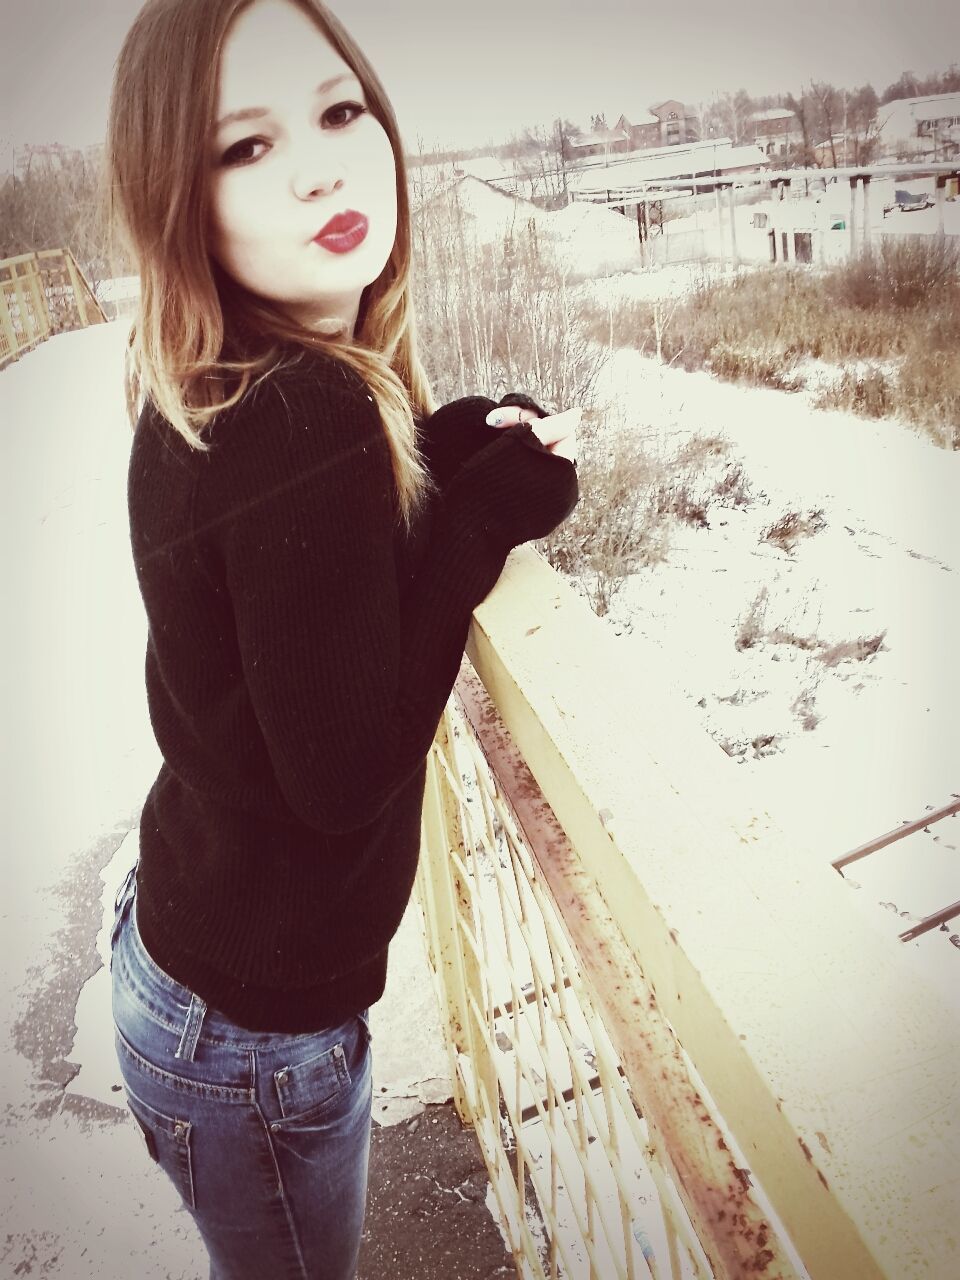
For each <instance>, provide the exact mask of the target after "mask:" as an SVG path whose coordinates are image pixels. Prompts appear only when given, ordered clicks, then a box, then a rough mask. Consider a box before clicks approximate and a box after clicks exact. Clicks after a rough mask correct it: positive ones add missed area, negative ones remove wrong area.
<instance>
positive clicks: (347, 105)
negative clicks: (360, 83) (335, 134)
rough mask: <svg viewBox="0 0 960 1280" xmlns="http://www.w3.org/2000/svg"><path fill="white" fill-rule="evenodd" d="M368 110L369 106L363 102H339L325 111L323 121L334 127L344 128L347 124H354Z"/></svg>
mask: <svg viewBox="0 0 960 1280" xmlns="http://www.w3.org/2000/svg"><path fill="white" fill-rule="evenodd" d="M366 111H367V108H366V107H365V106H364V105H363V103H361V102H338V103H337V104H336V106H334V107H328V108H327V110H326V111H325V112H324V113H323V123H324V124H327V125H329V126H330V127H331V128H332V129H342V128H343V127H344V126H345V125H348V124H353V122H354V120H357V119H359V117H360V116H362V115H364V114H365V113H366Z"/></svg>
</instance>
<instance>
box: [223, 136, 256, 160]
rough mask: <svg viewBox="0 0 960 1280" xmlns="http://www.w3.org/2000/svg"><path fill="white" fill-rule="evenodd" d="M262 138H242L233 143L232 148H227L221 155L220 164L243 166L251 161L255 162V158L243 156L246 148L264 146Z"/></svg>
mask: <svg viewBox="0 0 960 1280" xmlns="http://www.w3.org/2000/svg"><path fill="white" fill-rule="evenodd" d="M265 145H266V144H265V143H264V141H263V139H262V138H243V139H242V140H241V141H240V142H235V143H234V144H233V146H232V147H228V148H227V150H226V151H225V152H224V153H223V159H222V161H221V163H222V164H225V165H231V164H245V163H249V162H250V161H251V160H256V159H257V157H256V156H251V155H244V154H243V153H244V151H245V149H246V148H248V147H257V146H265Z"/></svg>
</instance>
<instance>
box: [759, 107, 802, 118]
mask: <svg viewBox="0 0 960 1280" xmlns="http://www.w3.org/2000/svg"><path fill="white" fill-rule="evenodd" d="M793 115H794V112H792V111H790V110H788V109H787V108H786V107H767V109H766V110H765V111H753V112H751V114H750V115H749V116H748V119H750V120H790V119H792V118H793Z"/></svg>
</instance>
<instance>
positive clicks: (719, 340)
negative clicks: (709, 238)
mask: <svg viewBox="0 0 960 1280" xmlns="http://www.w3.org/2000/svg"><path fill="white" fill-rule="evenodd" d="M958 284H960V250H958V248H957V246H956V245H955V244H954V243H953V241H952V240H951V239H949V238H945V239H943V240H941V239H939V238H938V237H937V236H921V235H916V236H905V237H902V238H900V239H897V240H894V239H892V238H891V239H885V240H883V241H882V242H881V244H880V247H879V248H878V249H876V250H875V251H874V252H873V253H871V254H868V255H866V256H864V257H863V258H861V259H860V260H858V261H855V262H852V263H850V264H848V265H846V266H842V267H835V268H832V269H831V270H829V271H827V272H825V273H823V274H820V275H815V274H813V273H811V272H809V271H806V270H802V269H797V268H794V267H785V266H782V265H781V266H776V267H769V268H764V269H761V270H758V271H752V272H747V273H745V274H743V275H740V276H738V277H737V278H736V279H734V280H730V281H712V282H706V281H703V282H701V284H700V285H699V287H698V288H696V289H695V290H694V291H693V292H692V293H690V294H688V295H687V296H686V297H685V298H683V299H681V300H680V301H679V303H678V304H677V305H676V306H675V307H672V308H671V309H670V310H669V312H665V311H664V309H663V307H662V306H661V307H660V310H659V311H658V310H657V307H656V305H655V304H651V303H646V302H636V301H634V302H629V303H624V304H622V305H621V306H620V308H619V309H618V311H617V312H616V313H615V315H614V316H612V317H611V315H610V314H609V312H608V311H607V310H605V309H603V308H597V309H596V310H595V311H594V312H592V313H591V314H590V315H588V316H586V317H585V322H586V329H587V332H588V333H589V334H590V336H591V337H593V338H594V340H595V341H597V342H600V343H603V344H606V345H609V344H611V343H613V344H615V345H620V346H627V345H629V346H636V347H637V348H638V349H640V350H645V351H651V352H653V351H654V350H657V353H658V354H659V355H660V357H661V358H662V359H663V360H664V361H667V362H671V363H672V362H677V363H679V364H681V365H682V367H684V368H686V369H709V370H710V371H711V372H713V373H715V374H716V375H717V376H718V377H721V378H725V379H727V380H730V381H738V382H747V383H751V384H753V385H757V386H765V387H773V388H776V389H778V390H787V391H796V390H799V389H800V388H802V387H803V386H804V384H805V372H804V363H805V361H807V360H808V359H815V360H820V361H824V362H826V363H828V364H832V365H836V366H844V365H846V366H849V365H851V364H853V363H854V362H859V363H860V364H861V365H862V366H864V367H861V368H860V369H859V370H857V371H853V370H850V369H849V368H848V369H845V370H843V372H841V374H840V376H839V377H838V378H837V379H836V380H835V382H834V383H832V384H831V385H828V386H827V387H825V388H823V389H822V390H821V391H820V392H819V393H818V398H817V403H818V404H819V405H820V406H822V407H836V408H844V409H850V410H853V411H854V412H856V413H861V414H864V415H865V416H869V417H887V416H899V417H902V418H903V419H905V420H906V421H908V422H911V423H913V424H915V425H916V426H919V427H921V428H922V429H924V430H925V431H927V432H928V433H929V434H930V435H931V436H932V437H933V438H934V440H936V441H937V443H938V444H940V445H942V446H944V447H946V448H954V449H955V448H960V361H958V360H957V358H956V352H957V349H958V346H960V288H958ZM872 364H880V365H882V366H883V367H882V368H875V367H871V365H872Z"/></svg>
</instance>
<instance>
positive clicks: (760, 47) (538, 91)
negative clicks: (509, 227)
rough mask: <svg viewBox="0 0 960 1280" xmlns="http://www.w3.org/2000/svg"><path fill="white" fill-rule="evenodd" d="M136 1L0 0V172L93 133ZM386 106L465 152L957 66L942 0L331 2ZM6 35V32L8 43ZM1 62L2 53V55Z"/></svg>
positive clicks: (948, 0) (408, 129) (957, 51)
mask: <svg viewBox="0 0 960 1280" xmlns="http://www.w3.org/2000/svg"><path fill="white" fill-rule="evenodd" d="M139 7H140V0H31V2H30V3H28V4H24V3H21V0H0V12H2V17H3V31H4V46H5V53H6V54H7V56H6V57H5V58H4V59H3V78H2V87H0V95H2V99H0V106H2V112H0V148H2V149H3V151H4V152H5V153H6V154H4V155H3V158H2V163H0V168H8V167H9V149H10V147H11V146H13V145H15V144H18V143H23V142H62V143H64V144H66V145H71V146H81V145H85V144H86V143H89V142H95V141H99V140H100V139H101V138H102V137H103V133H104V126H105V120H106V111H107V100H108V96H109V90H110V81H111V77H112V68H113V63H114V60H115V58H116V55H117V53H118V51H119V47H120V44H121V43H122V40H123V36H124V34H125V32H126V29H127V27H128V26H129V24H130V22H131V20H132V18H133V16H134V14H135V13H136V12H137V10H138V9H139ZM332 7H333V9H334V10H335V11H336V12H337V13H338V15H339V16H340V17H341V18H342V19H343V20H344V22H345V23H346V24H347V26H348V27H349V28H350V29H351V30H352V32H353V34H354V35H355V36H356V37H357V39H358V41H359V43H360V44H361V46H362V47H363V48H364V50H365V51H366V53H367V54H368V56H369V57H370V60H371V62H372V63H373V65H374V66H375V67H376V68H377V71H378V72H379V74H380V76H381V78H382V79H383V81H384V83H385V84H386V87H387V90H388V92H389V93H390V95H391V98H392V99H393V102H394V106H395V107H396V110H397V115H398V118H399V120H400V125H401V129H402V130H403V133H404V136H405V140H406V142H407V145H408V146H410V147H412V146H415V144H416V141H417V138H418V136H422V137H423V139H424V141H425V143H427V144H430V143H432V142H435V141H437V142H441V143H444V142H449V143H454V144H460V145H463V146H472V145H476V144H478V143H481V142H484V141H486V140H488V139H491V138H492V139H494V140H497V141H502V140H504V139H505V138H506V137H507V136H508V135H509V134H510V133H511V132H512V131H513V130H514V129H515V128H518V127H520V126H522V125H524V124H526V123H533V122H535V121H538V120H549V119H551V118H553V117H554V116H556V115H558V114H561V113H562V114H563V115H564V116H566V117H568V118H570V119H572V120H573V121H574V122H576V123H578V124H587V123H588V118H589V115H590V113H591V112H595V111H596V112H599V111H606V113H607V117H608V119H609V120H611V122H612V120H613V119H614V118H615V117H616V115H617V114H619V112H620V111H621V110H626V111H627V112H628V114H629V110H630V109H631V108H633V109H634V110H637V109H643V108H645V107H647V106H648V105H649V104H650V103H652V102H657V101H661V100H663V99H664V98H670V97H676V98H680V99H683V100H686V101H689V102H694V103H698V102H708V101H709V100H710V99H711V98H712V97H713V95H714V94H715V93H717V92H720V93H723V92H725V91H726V90H731V91H733V90H736V89H738V88H740V87H741V86H742V87H743V88H745V89H747V90H748V92H750V93H751V94H753V95H755V96H759V95H760V94H766V93H782V92H787V91H789V90H791V89H792V90H793V91H794V92H796V91H798V90H799V88H800V86H801V84H802V83H804V82H805V81H808V80H810V79H811V78H814V79H822V80H830V81H832V82H833V83H835V84H836V85H837V86H838V87H844V86H846V87H849V88H853V87H854V86H856V85H859V84H863V83H864V82H866V81H870V82H871V83H872V84H873V85H874V88H876V89H877V91H878V92H882V91H883V89H884V88H885V87H886V86H887V85H888V84H889V83H890V82H891V81H894V80H896V79H898V78H899V76H900V73H901V72H902V71H904V70H909V71H913V72H914V73H915V74H918V75H923V74H927V73H929V72H931V71H940V70H945V69H946V68H947V67H948V66H949V65H950V63H951V62H960V4H958V3H957V0H806V2H805V3H804V2H803V0H801V2H800V3H796V4H790V5H786V4H784V5H777V4H772V3H763V4H761V3H758V2H757V0H686V3H685V4H684V5H683V6H679V5H678V6H671V7H670V9H671V11H669V12H656V11H655V10H654V9H653V8H652V7H651V8H647V7H645V6H642V5H640V4H639V3H637V0H631V2H630V3H627V2H626V0H484V2H483V3H477V0H469V3H468V2H467V0H399V2H398V0H334V3H333V4H332ZM11 37H12V38H11ZM11 52H12V53H13V56H12V57H11V56H10V53H11Z"/></svg>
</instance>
